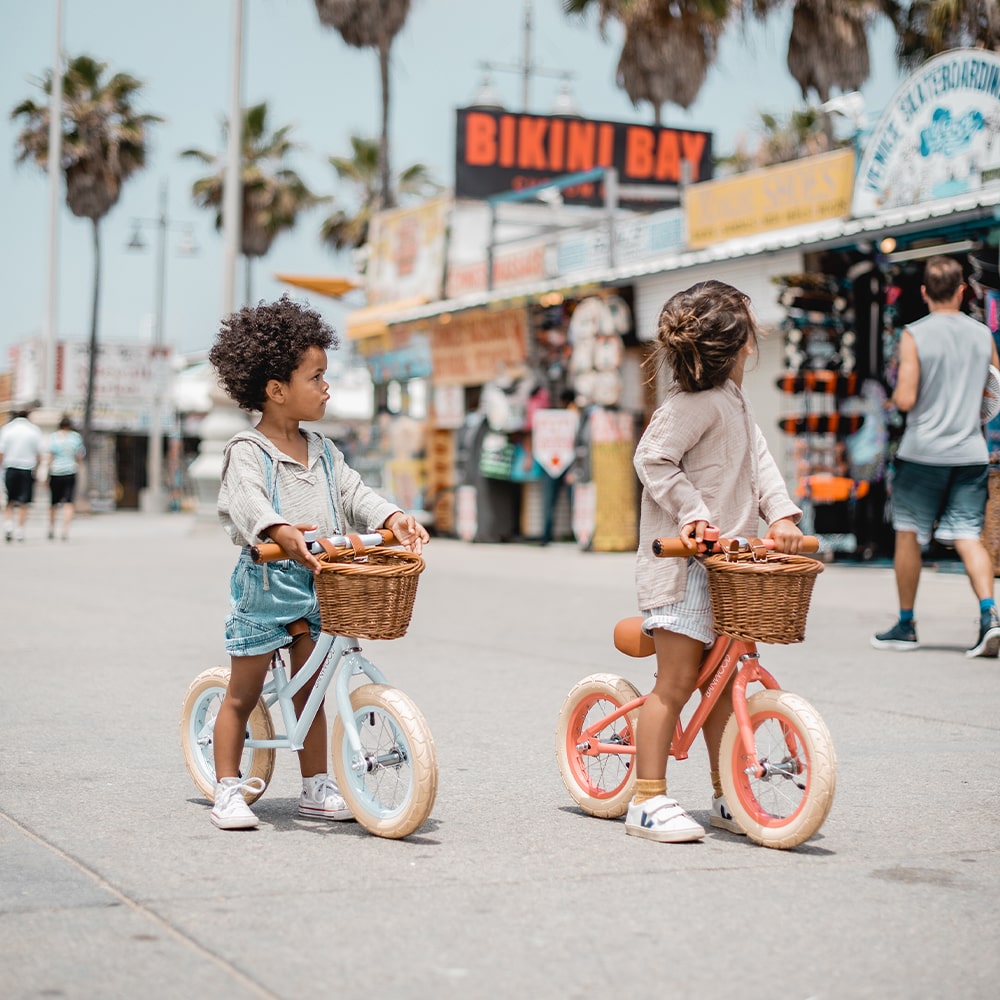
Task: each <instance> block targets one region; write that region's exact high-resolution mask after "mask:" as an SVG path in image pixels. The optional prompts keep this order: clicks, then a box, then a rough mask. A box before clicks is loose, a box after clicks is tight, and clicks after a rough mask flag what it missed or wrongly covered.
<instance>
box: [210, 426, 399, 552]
mask: <svg viewBox="0 0 1000 1000" xmlns="http://www.w3.org/2000/svg"><path fill="white" fill-rule="evenodd" d="M305 434H306V437H307V440H308V445H309V452H308V459H307V461H308V465H307V466H303V465H302V464H301V463H299V462H297V461H295V460H294V459H292V458H289V457H288V456H287V455H286V454H285V453H284V452H283V451H281V450H280V449H278V448H277V447H275V445H274V444H272V443H271V441H270V440H268V438H266V437H265V436H264V435H263V434H261V433H260V431H258V430H256V429H253V428H252V429H249V430H245V431H240V432H239V433H238V434H235V435H234V436H233V437H232V438H230V440H229V441H228V442H227V444H226V447H225V449H224V451H223V458H222V486H221V488H220V490H219V501H218V512H219V519H220V520H221V521H222V526H223V527H224V528H225V529H226V533H227V534H228V535H229V537H230V539H231V540H232V542H233V544H235V545H256V544H257V543H258V542H260V541H261V540H262V539H263V538H265V537H266V535H267V529H268V528H270V527H272V526H273V525H275V524H315V525H316V526H317V527H318V528H319V530H320V532H321V534H322V535H324V536H325V535H332V534H334V533H335V532H336V531H338V530H339V531H345V530H349V531H370V530H373V529H375V528H380V527H381V526H382V525H383V524H384V523H385V519H386V518H387V517H388V516H389V515H390V514H392V513H394V512H395V511H397V510H399V507H397V506H396V504H394V503H390V502H389V501H388V500H386V499H385V498H384V497H381V496H379V494H378V493H376V492H375V491H374V490H373V489H371V488H370V487H368V486H365V484H364V483H363V482H362V480H361V476H360V475H359V473H357V472H355V471H354V469H352V468H351V467H350V466H349V465H348V464H347V463H346V462H345V461H344V456H343V454H342V453H341V451H340V450H339V449H338V448H337V447H336V446H335V445H334V444H333V442H332V441H331V442H330V452H331V454H332V455H333V468H334V474H335V476H336V482H337V492H336V495H335V497H334V498H331V497H330V491H329V490H328V489H327V485H326V475H325V473H324V470H323V463H322V455H323V445H324V438H323V435H321V434H319V433H318V432H316V431H306V432H305ZM261 449H263V450H264V451H266V452H267V453H268V454H269V455H270V456H271V459H272V462H273V464H272V469H271V483H272V485H273V484H274V477H275V475H276V476H277V490H278V506H279V507H280V508H281V512H280V513H278V512H277V511H276V510H275V509H274V507H273V506H272V504H271V492H270V491H269V490H268V487H267V482H266V480H265V461H264V456H263V455H262V454H261ZM331 499H333V500H334V502H335V509H336V523H334V516H333V510H334V506H332V505H331Z"/></svg>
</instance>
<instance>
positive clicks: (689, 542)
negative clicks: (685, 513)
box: [680, 521, 708, 555]
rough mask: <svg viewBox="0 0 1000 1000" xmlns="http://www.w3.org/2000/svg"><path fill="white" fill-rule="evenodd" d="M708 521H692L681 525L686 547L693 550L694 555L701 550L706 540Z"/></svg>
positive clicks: (682, 540)
mask: <svg viewBox="0 0 1000 1000" xmlns="http://www.w3.org/2000/svg"><path fill="white" fill-rule="evenodd" d="M707 527H708V521H690V522H689V523H687V524H685V525H682V526H681V534H680V539H681V542H682V543H683V544H684V546H685V547H686V548H689V549H690V550H691V554H692V555H697V553H699V552H700V551H701V548H702V545H703V544H704V542H705V529H706V528H707Z"/></svg>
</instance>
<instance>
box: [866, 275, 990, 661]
mask: <svg viewBox="0 0 1000 1000" xmlns="http://www.w3.org/2000/svg"><path fill="white" fill-rule="evenodd" d="M920 291H921V294H922V295H923V299H924V301H925V302H926V303H927V308H928V309H929V310H930V315H928V316H925V317H924V318H923V319H919V320H917V321H916V322H914V323H911V324H909V326H908V327H907V328H906V329H904V330H903V333H902V336H901V338H900V342H899V376H898V378H897V380H896V388H895V391H894V392H893V394H892V401H893V403H895V404H896V406H897V407H898V408H899V409H900V410H901V411H902V412H903V413H905V414H906V415H907V418H906V430H905V431H904V432H903V438H902V440H901V441H900V443H899V449H898V451H897V452H896V458H895V463H894V470H893V476H892V526H893V528H894V529H895V531H896V553H895V559H894V560H893V566H894V569H895V571H896V590H897V592H898V595H899V619H898V621H897V622H896V624H895V625H894V626H893V627H892V628H891V629H889V630H888V631H886V632H879V633H878V634H876V635H874V636H872V645H873V646H874V647H875V648H876V649H894V650H900V651H906V650H911V649H917V648H918V647H919V642H918V641H917V629H916V622H915V620H914V617H913V606H914V604H915V602H916V597H917V585H918V583H919V582H920V568H921V550H922V548H923V546H925V545H927V544H928V542H930V540H931V537H932V536H933V537H936V538H937V540H938V541H939V542H942V543H943V544H945V545H950V546H953V547H954V548H955V551H956V552H957V553H958V554H959V556H960V557H961V560H962V564H963V565H964V567H965V572H966V575H967V576H968V577H969V582H970V583H971V584H972V589H973V590H974V591H975V594H976V597H977V598H978V600H979V623H980V624H979V638H978V639H977V640H976V643H975V645H973V646H972V647H971V648H970V649H968V650H966V653H965V655H966V656H969V657H973V656H996V655H997V653H998V651H1000V617H998V615H997V608H996V604H995V603H994V599H993V559H992V557H991V556H990V554H989V552H988V551H987V549H986V547H985V546H984V545H983V543H982V542H981V541H980V536H981V534H982V530H983V517H984V515H985V511H986V497H987V485H988V481H989V454H988V451H987V447H986V438H985V436H984V434H983V425H982V423H981V417H980V413H981V409H982V402H983V389H984V388H985V386H986V379H987V376H988V373H989V366H990V365H991V364H993V365H998V363H1000V362H998V359H997V349H996V346H995V344H994V342H993V335H992V333H990V330H989V328H988V327H986V326H984V325H983V324H982V323H977V322H976V321H975V320H974V319H972V317H971V316H967V315H965V314H964V313H963V312H961V305H962V295H963V293H964V291H965V283H964V282H963V280H962V266H961V264H959V262H958V261H957V260H955V259H954V258H952V257H931V258H930V259H929V260H928V261H927V264H926V265H925V267H924V283H923V285H922V286H921V289H920Z"/></svg>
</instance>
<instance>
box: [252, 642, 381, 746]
mask: <svg viewBox="0 0 1000 1000" xmlns="http://www.w3.org/2000/svg"><path fill="white" fill-rule="evenodd" d="M270 671H271V677H270V679H269V680H268V681H267V683H266V684H265V685H264V688H263V691H262V692H261V693H262V696H263V698H264V701H265V703H266V704H267V706H268V708H270V707H271V706H272V705H274V704H275V702H277V704H278V707H279V709H280V710H281V718H282V720H283V722H284V725H285V733H286V735H284V736H276V737H275V738H274V739H273V740H255V739H251V738H249V737H248V738H247V740H246V743H245V746H247V747H261V748H263V747H275V748H281V749H286V748H287V749H292V750H301V749H302V747H303V745H304V741H305V738H306V733H308V732H309V727H310V726H311V725H312V724H313V722H314V721H315V719H316V715H317V713H318V712H319V709H320V705H321V704H322V703H323V699H324V698H325V697H326V693H327V690H328V689H329V687H330V684H331V683H333V684H334V697H335V698H336V702H337V712H338V714H339V715H340V718H341V721H342V722H343V723H344V730H345V732H346V734H347V739H348V740H349V742H350V744H351V749H352V750H353V751H354V758H355V761H359V760H360V759H361V756H362V752H361V739H360V737H359V735H358V727H357V725H356V724H355V721H354V713H353V712H352V711H351V695H350V681H351V678H352V677H353V676H355V675H357V674H364V675H365V676H366V677H368V679H369V680H370V681H372V683H374V684H386V683H388V682H387V680H386V677H385V675H384V674H383V673H382V671H381V670H379V669H378V667H376V666H375V664H374V663H372V662H371V660H369V659H368V658H367V657H366V656H364V655H363V654H362V652H361V646H360V645H359V644H358V640H357V639H352V638H349V637H347V636H342V635H337V636H334V635H330V634H329V633H327V632H321V633H320V636H319V638H318V639H317V640H316V645H315V646H314V647H313V651H312V652H311V653H310V654H309V658H308V659H307V660H306V662H305V663H304V664H303V665H302V667H301V669H300V670H299V672H298V673H297V674H295V675H294V676H292V677H289V676H288V673H287V668H286V666H285V662H284V661H283V660H282V659H281V657H280V656H279V655H278V654H277V653H276V654H275V656H274V658H273V659H272V661H271V667H270ZM313 676H315V677H316V683H315V684H314V686H313V689H312V691H311V692H310V694H309V698H308V700H307V701H306V704H305V707H304V708H303V710H302V715H301V716H300V715H297V714H296V711H295V705H294V703H293V702H292V698H293V696H294V695H296V694H298V692H299V691H301V690H302V689H303V688H304V687H305V686H306V684H308V683H309V680H310V678H312V677H313Z"/></svg>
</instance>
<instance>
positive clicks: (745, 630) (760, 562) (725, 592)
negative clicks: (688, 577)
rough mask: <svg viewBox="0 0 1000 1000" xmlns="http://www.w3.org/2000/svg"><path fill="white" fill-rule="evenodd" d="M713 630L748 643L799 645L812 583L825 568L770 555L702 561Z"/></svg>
mask: <svg viewBox="0 0 1000 1000" xmlns="http://www.w3.org/2000/svg"><path fill="white" fill-rule="evenodd" d="M705 569H706V570H708V589H709V594H710V595H711V599H712V615H713V616H714V618H715V628H716V631H717V632H720V633H721V634H722V635H729V636H732V637H733V638H734V639H743V640H746V641H749V642H765V643H775V644H778V645H784V644H788V643H792V642H801V641H802V640H803V639H804V638H805V635H806V616H807V614H808V613H809V601H810V600H811V598H812V590H813V583H815V581H816V577H817V576H818V575H819V574H820V573H821V572H822V571H823V564H822V563H821V562H819V561H818V560H816V559H807V558H806V557H805V556H792V555H781V554H777V553H769V554H768V556H767V558H766V559H756V560H755V559H754V557H753V555H752V553H749V552H747V553H739V554H737V555H728V556H726V555H714V556H709V558H707V559H706V560H705Z"/></svg>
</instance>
